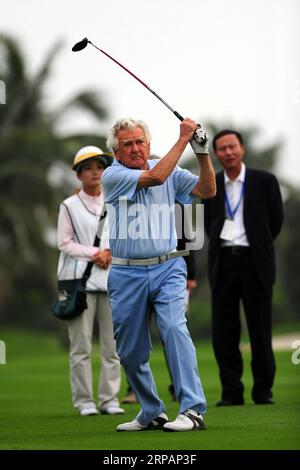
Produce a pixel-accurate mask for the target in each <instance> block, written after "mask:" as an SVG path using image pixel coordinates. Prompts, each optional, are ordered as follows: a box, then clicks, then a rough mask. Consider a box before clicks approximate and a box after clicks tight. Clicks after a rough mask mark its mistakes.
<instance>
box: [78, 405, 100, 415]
mask: <svg viewBox="0 0 300 470" xmlns="http://www.w3.org/2000/svg"><path fill="white" fill-rule="evenodd" d="M97 414H98V410H97V408H96V407H95V406H89V407H88V408H82V409H81V410H80V416H94V415H97Z"/></svg>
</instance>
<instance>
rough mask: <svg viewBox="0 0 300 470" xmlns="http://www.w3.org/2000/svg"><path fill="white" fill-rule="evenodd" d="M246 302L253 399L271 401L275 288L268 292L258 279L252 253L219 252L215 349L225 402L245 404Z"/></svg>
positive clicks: (214, 302)
mask: <svg viewBox="0 0 300 470" xmlns="http://www.w3.org/2000/svg"><path fill="white" fill-rule="evenodd" d="M240 301H242V302H243V306H244V310H245V315H246V321H247V327H248V333H249V337H250V343H251V352H252V361H251V368H252V374H253V381H254V383H253V388H252V398H253V400H254V401H259V400H260V399H263V398H266V397H268V398H271V397H272V392H271V389H272V385H273V381H274V376H275V358H274V354H273V351H272V319H271V316H272V286H270V287H269V288H265V287H264V286H263V285H262V284H261V283H260V281H259V280H258V278H257V275H256V272H255V270H254V266H253V264H252V261H251V257H250V252H243V253H240V254H238V255H234V254H233V253H232V251H231V250H230V249H228V248H221V250H220V265H219V277H218V281H217V285H216V288H215V289H214V290H213V291H212V334H213V348H214V353H215V356H216V360H217V363H218V366H219V370H220V379H221V384H222V399H226V400H230V401H235V400H236V401H242V400H243V391H244V386H243V383H242V381H241V377H242V373H243V361H242V355H241V352H240V349H239V343H240V333H241V322H240Z"/></svg>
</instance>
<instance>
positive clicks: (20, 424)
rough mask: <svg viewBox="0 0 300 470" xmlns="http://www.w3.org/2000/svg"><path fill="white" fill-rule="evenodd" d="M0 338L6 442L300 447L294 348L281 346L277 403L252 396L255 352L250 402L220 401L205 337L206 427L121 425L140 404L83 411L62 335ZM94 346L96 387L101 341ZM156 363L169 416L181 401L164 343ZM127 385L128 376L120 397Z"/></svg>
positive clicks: (1, 436) (201, 356) (2, 444)
mask: <svg viewBox="0 0 300 470" xmlns="http://www.w3.org/2000/svg"><path fill="white" fill-rule="evenodd" d="M0 339H1V340H3V341H5V343H6V348H7V358H6V359H7V364H6V365H0V383H1V387H0V421H1V426H0V449H96V450H99V449H103V450H115V449H119V450H124V449H146V450H155V449H156V450H159V449H164V450H167V449H170V450H180V449H185V450H188V449H192V450H201V449H300V364H299V365H293V364H292V362H291V353H292V350H290V351H286V352H277V353H276V360H277V376H276V385H275V387H274V398H275V401H276V404H275V405H273V406H264V405H254V404H253V403H252V401H251V399H250V387H251V383H252V379H251V374H250V365H249V362H250V355H249V353H244V358H245V371H244V383H245V386H246V405H245V406H241V407H230V408H216V407H215V406H214V405H215V402H216V401H217V400H218V399H219V395H220V388H219V381H218V375H217V368H216V365H215V361H214V358H213V355H212V351H211V348H210V345H209V344H198V345H197V351H198V360H199V367H200V372H201V377H202V381H203V385H204V389H205V392H206V396H207V400H208V413H207V415H206V419H205V421H206V425H207V430H206V431H204V432H188V433H171V434H169V433H164V432H161V431H154V432H137V433H117V432H116V431H115V429H116V425H117V424H118V423H120V422H122V421H127V420H128V421H129V420H131V419H133V418H134V416H135V414H136V413H137V411H138V406H137V405H126V406H125V408H126V415H124V416H121V417H120V416H115V417H111V416H94V417H84V418H83V417H80V416H79V415H78V414H77V413H76V411H75V410H73V408H72V405H71V399H70V390H69V371H68V353H67V352H66V351H64V350H63V349H62V348H61V347H60V345H59V342H58V339H57V338H56V336H51V335H44V334H41V333H25V332H22V331H8V330H7V331H2V332H1V334H0ZM94 351H95V352H94V355H95V357H94V359H95V360H94V372H95V374H94V376H95V390H96V386H97V385H96V380H97V378H98V377H97V375H98V374H97V349H96V347H95V349H94ZM151 364H152V369H153V373H154V376H155V378H156V381H157V385H158V389H159V392H160V395H161V397H162V399H163V400H164V401H165V404H166V407H167V413H168V415H169V418H171V419H174V418H175V416H176V414H177V409H178V408H177V404H176V403H175V402H172V401H171V398H170V396H169V393H168V389H167V388H168V385H169V378H168V374H167V370H166V366H165V363H164V357H163V353H162V350H161V348H160V346H158V345H155V346H154V351H153V353H152V359H151ZM125 388H126V383H125V380H123V383H122V391H121V394H120V396H121V398H122V397H123V396H124V394H125Z"/></svg>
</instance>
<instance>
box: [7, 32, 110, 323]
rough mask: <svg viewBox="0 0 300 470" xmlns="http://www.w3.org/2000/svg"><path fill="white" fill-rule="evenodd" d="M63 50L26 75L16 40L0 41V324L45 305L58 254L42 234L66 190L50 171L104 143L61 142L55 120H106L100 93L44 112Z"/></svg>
mask: <svg viewBox="0 0 300 470" xmlns="http://www.w3.org/2000/svg"><path fill="white" fill-rule="evenodd" d="M61 47H62V44H61V43H56V44H54V46H53V47H52V48H51V49H50V51H49V53H48V54H47V55H46V58H45V61H44V63H43V64H42V65H41V66H40V68H39V70H38V72H37V73H36V74H35V75H34V76H29V74H28V72H27V67H26V61H25V57H24V53H23V51H22V50H21V48H20V46H19V44H18V42H17V41H16V40H15V39H13V38H11V37H9V36H4V35H1V36H0V57H1V62H0V80H3V81H4V83H5V85H6V104H5V105H3V104H2V105H0V142H1V145H0V161H1V165H0V196H1V197H0V226H1V233H0V266H1V267H0V284H1V286H2V287H1V288H0V308H1V310H0V321H10V319H14V320H16V319H19V320H22V318H23V317H24V319H25V318H26V320H27V319H28V316H30V315H31V316H32V317H35V316H36V317H37V316H40V313H41V312H40V310H41V308H43V307H44V308H45V306H46V305H49V302H50V301H51V299H52V297H53V295H54V285H55V278H54V275H53V274H54V272H55V264H56V255H54V253H53V251H54V250H53V249H51V247H49V245H48V244H47V243H46V242H45V234H46V233H47V230H48V229H49V227H51V226H53V223H54V221H56V216H57V207H58V203H59V201H60V200H61V199H62V198H63V197H64V196H65V188H63V187H58V186H57V185H56V186H53V185H52V184H51V182H50V179H49V172H50V170H51V168H52V166H53V164H55V162H57V161H64V160H66V159H67V158H68V159H69V158H70V155H72V154H74V153H75V151H76V150H77V149H78V147H79V146H81V145H84V144H85V143H86V142H88V143H91V142H93V143H95V145H99V141H101V145H103V143H104V140H103V138H102V139H101V137H99V136H93V135H90V136H69V137H66V138H61V137H60V136H58V134H57V132H56V124H57V122H58V119H61V118H62V116H63V115H64V113H66V112H67V111H69V110H70V109H73V108H75V107H77V108H80V109H82V110H87V111H89V112H90V113H91V114H92V115H93V116H94V117H95V118H96V119H98V120H101V119H103V118H105V117H106V115H107V111H106V109H105V107H104V106H103V104H102V101H101V96H100V95H99V93H96V92H93V91H83V92H81V93H79V94H78V95H77V96H75V97H74V98H72V99H71V100H69V101H68V102H66V103H63V104H62V105H61V106H60V107H59V109H57V110H55V111H54V112H51V113H50V112H48V111H47V110H46V109H45V104H44V90H45V85H46V83H47V80H48V79H49V75H50V72H51V68H52V65H53V61H54V59H55V57H56V56H57V54H58V52H59V51H60V50H61Z"/></svg>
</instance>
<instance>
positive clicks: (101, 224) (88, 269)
mask: <svg viewBox="0 0 300 470" xmlns="http://www.w3.org/2000/svg"><path fill="white" fill-rule="evenodd" d="M106 216H107V210H106V207H105V204H104V206H103V210H102V213H101V215H100V218H99V225H98V228H97V233H96V236H95V240H94V244H93V246H95V247H99V245H100V240H101V235H102V231H103V227H104V223H105V219H106ZM93 264H94V263H93V261H89V262H88V264H87V266H86V268H85V271H84V273H83V276H82V286H83V287H85V286H86V283H87V281H88V279H89V277H90V275H91V272H92V268H93Z"/></svg>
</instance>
